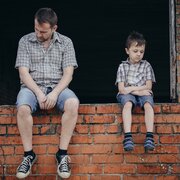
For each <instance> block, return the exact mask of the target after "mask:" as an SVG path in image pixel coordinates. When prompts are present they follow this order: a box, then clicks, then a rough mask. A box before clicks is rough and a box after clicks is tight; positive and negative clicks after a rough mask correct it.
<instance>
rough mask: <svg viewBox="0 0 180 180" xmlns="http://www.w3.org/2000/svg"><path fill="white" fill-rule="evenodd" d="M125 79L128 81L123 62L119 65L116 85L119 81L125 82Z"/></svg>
mask: <svg viewBox="0 0 180 180" xmlns="http://www.w3.org/2000/svg"><path fill="white" fill-rule="evenodd" d="M125 81H126V78H125V71H124V68H123V64H120V65H119V67H118V71H117V75H116V82H115V85H117V83H119V82H125Z"/></svg>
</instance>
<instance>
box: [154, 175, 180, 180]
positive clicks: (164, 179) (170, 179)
mask: <svg viewBox="0 0 180 180" xmlns="http://www.w3.org/2000/svg"><path fill="white" fill-rule="evenodd" d="M156 180H179V176H169V175H166V176H158V177H156Z"/></svg>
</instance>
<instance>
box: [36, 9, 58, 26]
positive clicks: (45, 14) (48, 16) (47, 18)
mask: <svg viewBox="0 0 180 180" xmlns="http://www.w3.org/2000/svg"><path fill="white" fill-rule="evenodd" d="M34 18H35V19H36V20H37V21H38V23H39V24H42V23H49V24H50V25H51V27H53V26H55V25H56V24H57V21H58V18H57V15H56V13H55V12H54V11H53V10H52V9H51V8H40V9H39V10H38V11H37V12H36V14H35V16H34Z"/></svg>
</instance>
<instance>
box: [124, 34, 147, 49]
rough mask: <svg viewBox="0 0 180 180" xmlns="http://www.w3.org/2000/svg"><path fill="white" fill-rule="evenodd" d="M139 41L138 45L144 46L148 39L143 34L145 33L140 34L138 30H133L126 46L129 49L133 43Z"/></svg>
mask: <svg viewBox="0 0 180 180" xmlns="http://www.w3.org/2000/svg"><path fill="white" fill-rule="evenodd" d="M134 42H137V45H136V46H142V45H146V40H145V38H144V36H143V34H140V33H138V32H136V31H133V32H132V33H131V34H130V35H129V36H128V37H127V40H126V44H125V46H126V48H127V49H129V48H130V46H131V45H132V43H134Z"/></svg>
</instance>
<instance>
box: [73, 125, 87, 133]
mask: <svg viewBox="0 0 180 180" xmlns="http://www.w3.org/2000/svg"><path fill="white" fill-rule="evenodd" d="M74 131H75V132H77V133H79V134H88V132H89V127H88V125H85V124H82V125H81V124H77V125H76V127H75V130H74Z"/></svg>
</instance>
